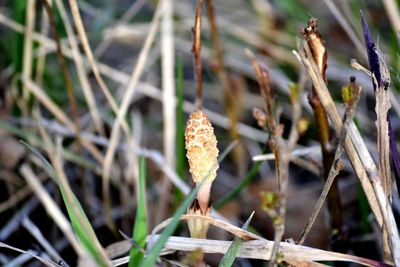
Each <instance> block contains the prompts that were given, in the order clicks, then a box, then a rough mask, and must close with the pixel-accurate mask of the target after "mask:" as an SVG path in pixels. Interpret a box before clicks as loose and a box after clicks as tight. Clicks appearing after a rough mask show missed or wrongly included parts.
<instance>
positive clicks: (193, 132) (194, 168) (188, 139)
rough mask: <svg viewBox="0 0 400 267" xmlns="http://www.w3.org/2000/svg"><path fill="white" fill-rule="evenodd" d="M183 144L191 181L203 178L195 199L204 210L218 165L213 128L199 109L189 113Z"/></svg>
mask: <svg viewBox="0 0 400 267" xmlns="http://www.w3.org/2000/svg"><path fill="white" fill-rule="evenodd" d="M185 146H186V150H187V153H186V157H187V159H188V161H189V167H190V169H189V171H190V173H191V174H192V178H193V181H194V182H195V183H196V184H197V183H200V182H201V181H203V180H204V182H203V184H202V187H201V188H200V190H199V192H198V193H197V200H198V201H199V206H200V208H201V210H202V211H203V212H205V211H206V209H207V207H208V202H209V199H210V190H211V184H212V182H213V181H214V179H215V177H216V176H217V169H218V167H219V165H218V159H217V158H218V148H217V138H216V137H215V134H214V128H213V127H212V125H211V122H210V120H209V119H208V118H207V115H206V114H205V113H204V112H203V111H201V110H197V111H194V112H192V113H191V114H190V117H189V120H188V122H187V124H186V129H185Z"/></svg>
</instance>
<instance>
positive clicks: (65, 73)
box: [25, 0, 82, 146]
mask: <svg viewBox="0 0 400 267" xmlns="http://www.w3.org/2000/svg"><path fill="white" fill-rule="evenodd" d="M43 6H44V8H45V10H46V12H47V15H48V17H49V21H50V26H51V29H52V31H53V34H54V38H55V41H56V48H57V60H58V64H59V65H60V67H61V71H62V74H63V78H64V82H65V87H66V90H67V96H68V102H69V105H70V108H71V113H72V118H73V122H74V129H75V131H76V139H77V141H78V145H79V146H80V145H82V144H81V143H82V141H81V127H80V124H79V112H78V104H77V101H76V98H75V93H74V87H73V84H72V79H71V76H70V74H69V71H68V66H67V63H66V60H65V57H64V55H63V53H62V47H61V40H60V34H59V33H58V30H57V26H56V21H55V17H54V15H53V12H52V9H51V6H50V4H49V2H48V0H45V1H43ZM25 77H29V76H25Z"/></svg>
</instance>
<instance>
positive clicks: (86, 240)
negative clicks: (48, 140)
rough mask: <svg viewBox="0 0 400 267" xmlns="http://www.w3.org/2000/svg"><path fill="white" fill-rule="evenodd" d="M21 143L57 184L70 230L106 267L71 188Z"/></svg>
mask: <svg viewBox="0 0 400 267" xmlns="http://www.w3.org/2000/svg"><path fill="white" fill-rule="evenodd" d="M21 142H22V143H23V144H24V145H25V146H26V147H27V148H28V149H29V150H30V151H31V152H32V153H33V154H35V155H36V156H37V157H38V158H39V159H40V160H41V161H42V162H43V164H44V166H45V169H46V171H47V172H49V174H50V175H51V176H52V177H53V178H54V180H55V181H56V182H57V183H58V185H59V188H60V192H61V196H62V198H63V201H64V204H65V207H66V209H67V212H68V216H69V218H70V221H71V225H72V228H73V230H74V232H75V234H76V236H77V238H78V240H79V242H80V243H81V244H82V245H83V247H84V248H85V249H86V250H87V251H88V252H89V253H90V255H92V256H93V258H94V259H95V260H96V262H97V263H98V264H99V266H107V265H108V263H107V261H106V260H105V259H104V257H103V256H102V255H104V252H102V251H101V248H99V244H100V243H99V241H98V240H97V237H96V234H95V232H94V230H93V228H92V226H91V224H90V222H89V219H88V218H87V216H86V214H85V212H84V211H83V209H82V206H81V204H80V203H79V201H78V199H77V198H76V196H75V195H74V193H73V192H72V191H71V188H69V187H68V185H65V184H63V182H62V181H61V179H60V177H58V175H57V173H56V171H55V170H54V168H53V166H52V165H51V164H50V163H49V162H48V161H47V160H46V159H45V158H44V157H43V156H42V155H41V154H40V153H39V152H38V151H37V150H36V149H35V148H33V147H32V146H30V145H29V144H28V143H25V142H23V141H21Z"/></svg>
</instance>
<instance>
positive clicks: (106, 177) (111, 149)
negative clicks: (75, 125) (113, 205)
mask: <svg viewBox="0 0 400 267" xmlns="http://www.w3.org/2000/svg"><path fill="white" fill-rule="evenodd" d="M164 8H165V1H164V0H162V1H161V2H160V3H159V4H158V6H157V9H156V11H155V14H154V16H153V20H152V24H151V27H150V30H149V34H148V36H147V38H146V41H145V43H144V44H143V47H142V49H141V51H140V54H139V57H138V60H137V63H136V66H135V68H134V69H133V72H132V75H131V77H130V80H129V82H128V84H127V86H126V91H125V94H124V96H123V98H122V99H123V100H122V103H121V106H120V108H119V109H118V112H117V118H116V120H115V121H114V124H113V127H112V130H111V137H110V145H109V146H108V149H107V152H106V157H105V160H104V166H103V176H102V178H103V195H104V200H105V211H106V214H108V216H107V218H108V221H110V214H109V206H110V188H109V181H110V171H111V165H112V163H113V158H114V153H115V150H116V146H117V144H118V139H119V136H120V125H123V124H124V123H126V122H125V115H126V112H127V111H128V107H129V104H130V102H131V99H132V97H133V95H134V93H135V91H136V88H137V85H138V82H139V79H140V76H141V74H142V71H143V69H144V65H145V62H146V58H147V55H148V53H149V50H150V47H151V44H152V43H153V40H154V38H155V35H156V33H157V29H158V26H159V23H160V18H161V15H162V14H163V9H164Z"/></svg>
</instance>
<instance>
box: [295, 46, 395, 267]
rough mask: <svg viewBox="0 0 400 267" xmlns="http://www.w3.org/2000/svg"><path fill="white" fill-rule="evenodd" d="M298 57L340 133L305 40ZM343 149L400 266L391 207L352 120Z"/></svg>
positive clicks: (340, 123) (337, 114) (337, 120)
mask: <svg viewBox="0 0 400 267" xmlns="http://www.w3.org/2000/svg"><path fill="white" fill-rule="evenodd" d="M299 57H300V60H301V62H302V63H303V65H304V66H305V68H306V70H307V73H308V74H309V76H310V78H311V80H312V82H313V84H314V85H315V88H316V91H317V93H318V95H319V97H320V99H321V102H322V104H323V105H324V107H325V110H326V111H327V113H328V115H329V118H330V119H331V121H332V124H333V126H334V127H333V129H334V130H335V132H336V134H340V131H341V129H342V127H343V124H342V122H341V119H340V116H339V113H338V111H337V109H336V107H335V104H334V102H333V100H332V97H331V95H330V94H329V91H328V89H327V87H326V85H325V82H324V81H323V79H322V77H321V74H320V73H319V71H318V67H317V66H316V65H315V63H314V61H313V60H310V58H312V55H311V52H310V49H309V47H308V45H307V43H305V42H302V43H299ZM344 148H345V150H346V153H347V155H348V157H349V159H350V162H351V164H352V166H353V169H354V171H355V172H356V174H357V177H358V178H359V180H360V182H361V185H362V187H363V189H364V192H365V195H366V197H367V199H368V203H369V205H370V207H371V210H372V211H373V214H374V217H375V219H376V220H377V222H378V224H379V226H380V227H381V228H382V227H386V229H387V231H388V236H389V237H388V239H389V244H390V245H391V250H392V253H393V258H394V263H395V265H398V266H400V238H399V233H398V229H397V226H396V221H395V219H394V215H393V210H392V208H391V206H390V205H389V202H388V200H387V198H386V196H385V192H384V190H383V186H382V183H381V182H380V179H379V176H378V174H377V169H376V165H375V163H374V161H373V160H372V157H371V154H370V153H369V151H368V149H367V148H366V145H365V143H364V141H363V139H362V138H361V136H360V133H359V132H358V130H357V128H356V127H355V125H354V123H353V122H352V123H351V124H350V127H349V130H348V136H347V137H346V138H345V141H344Z"/></svg>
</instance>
